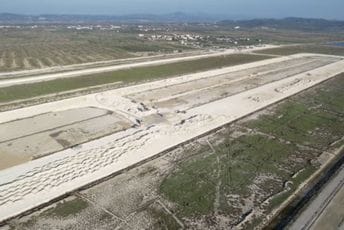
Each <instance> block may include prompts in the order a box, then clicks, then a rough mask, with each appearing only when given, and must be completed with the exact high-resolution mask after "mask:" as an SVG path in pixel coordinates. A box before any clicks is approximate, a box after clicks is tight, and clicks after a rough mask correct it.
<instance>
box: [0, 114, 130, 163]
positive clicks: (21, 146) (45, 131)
mask: <svg viewBox="0 0 344 230" xmlns="http://www.w3.org/2000/svg"><path fill="white" fill-rule="evenodd" d="M132 125H133V124H132V123H131V122H129V121H128V120H127V119H125V117H123V116H119V115H118V114H116V113H114V112H113V111H108V110H103V109H97V108H79V109H72V110H65V111H61V112H50V113H44V114H41V115H37V116H34V117H29V118H25V119H20V120H15V121H12V122H7V123H3V124H0V158H1V159H3V158H6V159H7V161H11V159H12V161H13V163H9V164H8V166H7V167H6V165H5V164H4V165H2V166H1V168H2V169H4V168H9V167H12V166H14V165H16V164H20V163H23V162H22V161H18V159H25V160H27V159H30V158H33V159H34V158H38V157H41V156H45V155H48V154H51V153H54V152H57V151H61V150H63V149H66V148H69V147H71V146H75V145H77V144H80V143H84V142H87V141H90V140H93V139H96V138H100V137H103V136H105V135H109V134H112V133H115V132H118V131H121V130H123V129H127V128H129V127H130V126H132Z"/></svg>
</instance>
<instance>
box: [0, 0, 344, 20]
mask: <svg viewBox="0 0 344 230" xmlns="http://www.w3.org/2000/svg"><path fill="white" fill-rule="evenodd" d="M177 11H179V12H187V13H190V12H191V13H199V12H203V13H208V14H221V15H228V17H230V16H246V17H251V18H252V17H276V18H281V17H288V16H297V17H320V18H330V19H344V0H0V12H10V13H21V14H110V15H121V14H134V13H151V14H165V13H172V12H177Z"/></svg>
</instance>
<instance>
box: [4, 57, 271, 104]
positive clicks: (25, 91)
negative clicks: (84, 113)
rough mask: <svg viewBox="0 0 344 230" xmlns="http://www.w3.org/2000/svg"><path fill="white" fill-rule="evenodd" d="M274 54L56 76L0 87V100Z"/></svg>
mask: <svg viewBox="0 0 344 230" xmlns="http://www.w3.org/2000/svg"><path fill="white" fill-rule="evenodd" d="M267 58H271V57H265V56H258V55H249V54H238V55H227V56H220V57H211V58H203V59H199V60H193V61H183V62H178V63H172V64H165V65H159V66H149V67H138V68H132V69H125V70H119V71H115V72H109V73H102V74H96V75H88V76H80V77H73V78H65V79H57V80H52V81H47V82H40V83H33V84H26V85H18V86H11V87H6V88H0V103H4V102H10V101H14V100H20V99H29V98H32V97H38V96H43V95H47V94H55V93H61V92H65V91H70V90H77V89H83V88H87V87H92V86H99V85H104V84H111V83H114V82H123V84H129V83H133V82H135V83H139V82H144V81H150V80H156V79H163V78H167V77H173V76H178V75H183V74H188V73H195V72H200V71H206V70H210V69H216V68H222V67H228V66H233V65H238V64H244V63H249V62H254V61H259V60H264V59H267Z"/></svg>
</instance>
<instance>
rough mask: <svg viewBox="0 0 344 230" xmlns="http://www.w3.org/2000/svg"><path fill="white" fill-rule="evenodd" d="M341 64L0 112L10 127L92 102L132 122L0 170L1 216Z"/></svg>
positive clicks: (321, 62) (259, 105) (263, 68)
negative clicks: (112, 131)
mask: <svg viewBox="0 0 344 230" xmlns="http://www.w3.org/2000/svg"><path fill="white" fill-rule="evenodd" d="M343 69H344V61H343V60H342V59H340V58H334V57H331V56H325V55H311V54H302V55H293V56H289V57H280V58H275V59H270V60H264V61H259V62H255V63H249V64H245V65H240V66H234V67H229V68H223V69H218V70H213V71H207V72H203V73H198V74H190V75H186V76H182V77H177V78H172V79H166V80H162V81H156V82H151V83H146V84H142V85H136V86H131V87H126V88H121V89H116V90H111V91H107V92H103V93H97V94H90V95H87V96H82V97H76V98H71V99H66V100H63V101H57V102H52V103H47V104H42V105H37V106H33V107H28V108H23V109H18V110H15V111H8V112H3V113H0V121H1V123H5V122H6V123H7V124H6V125H8V123H10V122H11V121H13V120H18V119H28V118H30V117H35V116H39V115H40V114H45V113H52V112H53V113H57V112H63V111H67V110H71V109H82V108H86V107H93V108H99V109H104V110H108V111H113V112H114V113H116V114H118V115H120V116H122V117H125V119H127V120H128V121H129V122H131V123H132V124H135V125H134V126H132V127H128V128H127V129H125V130H122V131H120V132H116V133H114V134H111V135H109V136H106V137H103V138H100V139H97V140H93V141H89V142H87V143H84V144H81V145H78V146H76V147H72V148H67V149H64V150H62V151H59V152H57V153H54V154H52V155H49V156H46V157H43V158H40V159H37V160H34V161H30V162H27V163H25V164H21V165H18V166H15V167H12V168H9V169H6V170H3V171H0V221H1V220H4V219H6V218H9V217H12V216H14V215H17V214H19V213H21V212H23V211H26V210H30V209H31V208H33V207H36V206H38V205H40V204H44V203H46V202H49V201H51V200H52V199H54V198H56V197H59V196H61V195H63V194H65V193H66V192H68V191H72V190H75V189H78V188H80V187H82V186H84V185H86V184H88V183H91V182H94V181H96V180H99V179H101V178H104V177H106V176H108V175H111V174H113V173H115V172H118V171H119V170H122V169H125V168H127V167H129V166H131V165H133V164H136V163H138V162H141V161H143V160H145V159H149V158H150V157H153V156H155V155H157V154H159V153H161V152H162V151H165V150H168V149H170V148H172V147H174V146H176V145H179V144H181V143H183V142H185V141H187V140H190V139H192V138H196V137H198V136H199V135H202V134H204V133H205V132H208V131H210V130H213V129H215V128H218V127H221V126H223V125H225V124H227V123H229V122H232V121H234V120H236V119H238V118H241V117H243V116H245V115H248V114H251V113H252V112H254V111H257V110H260V109H263V108H265V107H266V106H268V105H271V104H273V103H276V102H278V101H280V100H283V99H285V98H287V97H289V96H291V95H294V94H296V93H298V92H300V91H302V90H304V89H307V88H309V87H312V86H314V85H316V84H319V83H321V82H322V81H325V80H327V79H330V78H331V77H333V76H335V75H337V74H339V73H341V72H342V71H343ZM207 82H209V84H207ZM30 119H31V118H30ZM59 122H60V121H59ZM99 122H101V121H99ZM0 129H1V124H0ZM31 129H32V130H42V129H45V127H43V126H42V125H40V126H37V127H36V128H34V127H33V128H31ZM28 134H33V135H34V132H33V131H30V132H28ZM11 135H12V136H15V137H18V135H17V134H15V133H14V134H11Z"/></svg>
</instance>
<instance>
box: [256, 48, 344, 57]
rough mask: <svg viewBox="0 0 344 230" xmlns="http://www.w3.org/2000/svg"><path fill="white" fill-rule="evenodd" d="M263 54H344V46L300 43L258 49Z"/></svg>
mask: <svg viewBox="0 0 344 230" xmlns="http://www.w3.org/2000/svg"><path fill="white" fill-rule="evenodd" d="M257 53H261V54H274V55H292V54H297V53H319V54H328V55H339V56H344V48H342V47H334V46H326V45H300V46H286V47H279V48H271V49H265V50H260V51H257Z"/></svg>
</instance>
